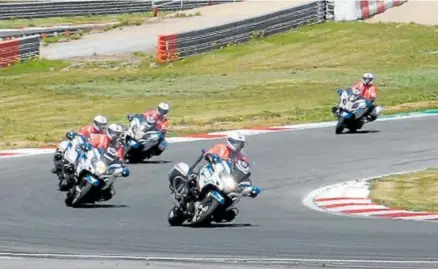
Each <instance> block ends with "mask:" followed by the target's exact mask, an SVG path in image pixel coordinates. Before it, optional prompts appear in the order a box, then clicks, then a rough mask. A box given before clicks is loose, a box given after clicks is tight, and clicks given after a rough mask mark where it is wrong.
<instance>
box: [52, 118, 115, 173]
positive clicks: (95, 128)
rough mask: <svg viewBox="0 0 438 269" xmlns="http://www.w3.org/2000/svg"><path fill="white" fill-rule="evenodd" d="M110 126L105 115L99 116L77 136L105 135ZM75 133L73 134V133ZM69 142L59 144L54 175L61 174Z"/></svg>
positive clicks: (79, 131) (80, 130)
mask: <svg viewBox="0 0 438 269" xmlns="http://www.w3.org/2000/svg"><path fill="white" fill-rule="evenodd" d="M107 124H108V119H107V118H106V117H105V116H103V115H97V116H95V117H94V119H93V122H92V123H91V124H89V125H86V126H84V127H82V128H80V129H79V130H78V132H77V134H79V135H82V136H84V137H86V138H89V137H90V136H91V135H92V134H104V133H105V131H106V127H107ZM71 133H73V132H71ZM67 143H68V140H63V141H62V142H61V143H59V144H58V146H57V147H56V151H55V155H54V158H53V162H54V165H55V167H54V168H53V169H52V173H54V174H56V173H58V172H60V169H61V164H62V162H61V161H62V158H63V155H64V152H65V150H66V147H67Z"/></svg>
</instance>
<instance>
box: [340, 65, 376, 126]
mask: <svg viewBox="0 0 438 269" xmlns="http://www.w3.org/2000/svg"><path fill="white" fill-rule="evenodd" d="M373 82H374V75H373V74H372V73H365V74H363V76H362V80H361V81H358V82H356V83H355V84H354V85H353V86H352V87H351V88H347V89H346V91H353V92H354V93H358V94H359V95H360V96H361V98H363V99H365V100H366V105H367V111H366V112H365V113H364V115H363V117H364V118H365V119H366V121H369V122H371V121H374V120H376V119H377V116H374V115H370V114H371V112H372V111H373V110H374V108H375V105H374V101H375V100H376V98H377V87H376V85H374V84H373ZM355 90H357V92H356V91H355ZM342 91H343V90H342V89H338V90H337V92H338V95H341V93H342ZM338 110H339V107H338V106H334V107H332V112H333V113H336V112H337V111H338Z"/></svg>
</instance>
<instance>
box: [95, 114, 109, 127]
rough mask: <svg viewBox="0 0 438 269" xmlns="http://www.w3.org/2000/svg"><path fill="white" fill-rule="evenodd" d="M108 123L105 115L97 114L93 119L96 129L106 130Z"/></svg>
mask: <svg viewBox="0 0 438 269" xmlns="http://www.w3.org/2000/svg"><path fill="white" fill-rule="evenodd" d="M107 124H108V119H107V118H106V117H105V116H102V115H97V116H96V117H94V119H93V126H94V128H95V129H96V131H101V130H104V129H105V128H106V125H107Z"/></svg>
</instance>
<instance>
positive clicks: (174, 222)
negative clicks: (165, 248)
mask: <svg viewBox="0 0 438 269" xmlns="http://www.w3.org/2000/svg"><path fill="white" fill-rule="evenodd" d="M167 221H168V222H169V224H170V226H181V225H182V224H183V223H184V221H185V217H184V216H183V215H182V214H181V211H180V210H179V208H178V207H177V206H175V207H173V208H172V209H171V210H170V212H169V215H168V217H167Z"/></svg>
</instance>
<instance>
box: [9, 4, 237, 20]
mask: <svg viewBox="0 0 438 269" xmlns="http://www.w3.org/2000/svg"><path fill="white" fill-rule="evenodd" d="M238 1H239V0H238ZM154 2H156V3H155V4H156V5H159V4H160V3H162V2H164V3H166V4H165V5H160V10H163V11H176V10H187V9H193V8H197V7H202V6H207V5H217V4H222V3H229V2H235V1H234V0H194V1H192V0H178V1H169V0H154ZM167 2H168V3H167ZM181 2H183V4H181ZM152 10H153V8H152V1H151V0H130V1H111V0H101V1H63V2H25V3H23V2H22V3H20V2H5V3H0V19H25V18H46V17H59V16H84V15H107V14H124V13H136V12H148V11H152Z"/></svg>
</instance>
